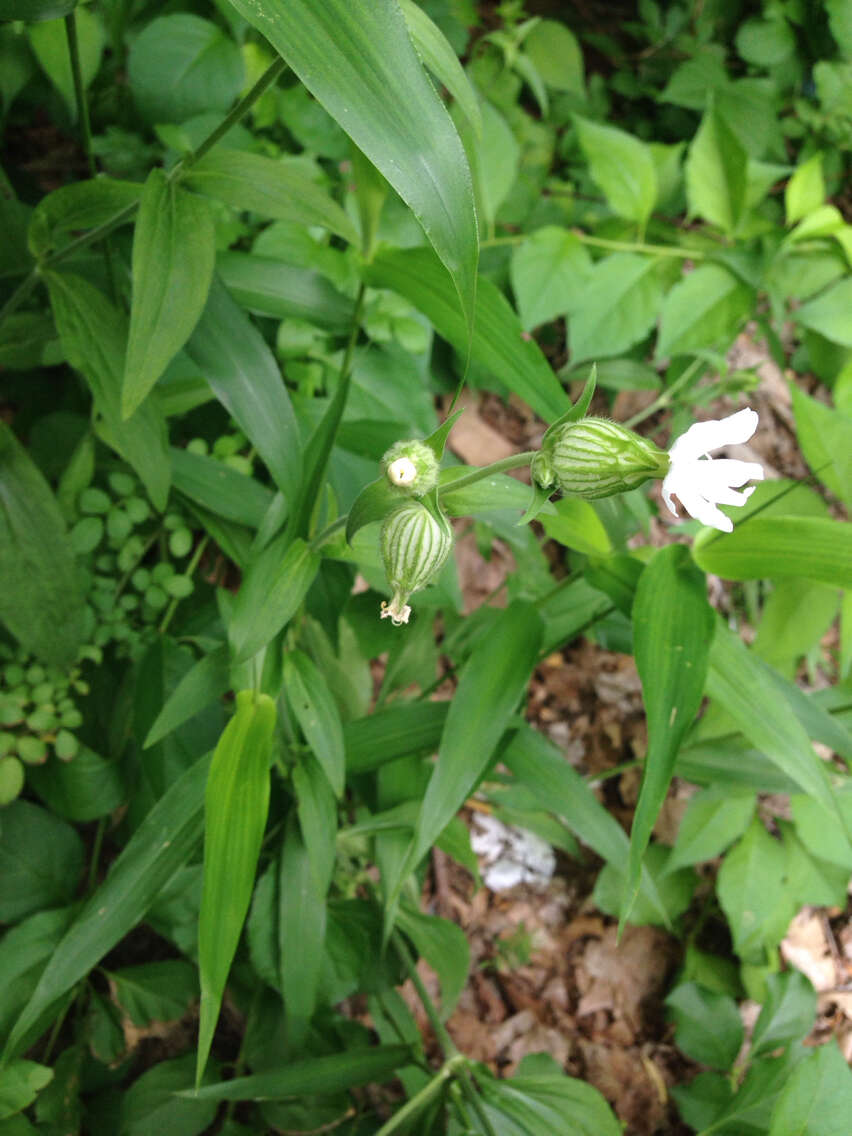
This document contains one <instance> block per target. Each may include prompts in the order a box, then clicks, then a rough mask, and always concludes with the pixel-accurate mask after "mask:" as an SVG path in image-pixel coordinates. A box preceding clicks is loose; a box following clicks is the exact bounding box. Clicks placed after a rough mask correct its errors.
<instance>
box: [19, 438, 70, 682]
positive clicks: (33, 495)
mask: <svg viewBox="0 0 852 1136" xmlns="http://www.w3.org/2000/svg"><path fill="white" fill-rule="evenodd" d="M83 617H84V607H83V593H82V590H81V587H80V581H79V580H78V578H77V568H76V565H75V562H74V554H73V552H72V550H71V544H70V541H69V540H68V536H67V533H66V531H65V522H64V520H63V518H62V513H61V512H60V510H59V506H58V505H57V503H56V498H55V497H54V496H53V494H52V493H51V491H50V486H49V485H48V484H47V482H46V481H45V479H44V477H43V476H42V474H41V471H40V470H39V469H38V467H37V466H36V465H35V464H34V463H33V461H32V459H31V458H30V456H29V455H28V454H27V452H26V450H25V449H24V448H23V446H21V444H20V443H19V442H18V440H17V438H16V437H15V435H14V434H13V433H12V431H11V430H10V429H9V427H8V426H6V425H5V424H2V423H0V621H2V622H3V623H4V624H5V625H6V627H7V628H8V629H9V630H10V631H11V632H12V634H13V635H14V636H15V638H16V639H18V640H19V641H20V642H21V643H22V644H23V645H24V646H25V647H26V648H27V649H28V650H30V651H33V652H34V653H35V654H36V655H37V656H38V657H39V658H42V659H45V660H46V661H48V662H51V663H56V664H57V665H59V666H70V664H71V663H73V662H74V659H75V658H76V655H77V650H78V648H79V646H80V642H81V640H82V637H83Z"/></svg>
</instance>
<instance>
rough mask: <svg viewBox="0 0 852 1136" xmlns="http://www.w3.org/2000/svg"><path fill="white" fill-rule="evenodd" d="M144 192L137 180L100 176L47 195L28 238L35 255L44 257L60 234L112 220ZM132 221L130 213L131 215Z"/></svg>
mask: <svg viewBox="0 0 852 1136" xmlns="http://www.w3.org/2000/svg"><path fill="white" fill-rule="evenodd" d="M141 194H142V186H141V185H139V184H138V183H137V182H132V181H119V180H118V179H117V178H108V177H97V178H91V179H90V180H89V181H75V182H72V183H71V184H70V185H63V186H62V187H61V188H60V189H55V190H54V191H53V193H49V194H48V195H47V197H43V198H42V199H41V201H40V202H39V203H38V205H37V206H36V207H35V209H33V212H32V216H31V218H30V224H29V229H28V232H27V241H28V243H29V246H30V251H31V252H32V254H33V256H41V255H43V254H44V253H46V252H47V251H48V250H49V249H51V248H53V247H54V246H55V245H56V244H57V241H56V237H57V235H58V234H60V233H71V232H75V231H76V230H79V229H93V228H95V226H96V225H102V224H103V223H104V222H105V221H110V220H111V219H112V218H113V217H114V216H115V214H116V213H118V212H119V210H121V209H127V208H128V207H130V206H133V205H135V204H136V202H137V201H138V200H139V198H140V196H141ZM127 219H128V221H130V219H131V218H130V216H128V218H127Z"/></svg>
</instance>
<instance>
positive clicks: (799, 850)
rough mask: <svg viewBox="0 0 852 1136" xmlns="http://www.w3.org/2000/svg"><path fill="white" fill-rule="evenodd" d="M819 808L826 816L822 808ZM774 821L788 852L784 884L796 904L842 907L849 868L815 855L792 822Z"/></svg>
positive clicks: (844, 900)
mask: <svg viewBox="0 0 852 1136" xmlns="http://www.w3.org/2000/svg"><path fill="white" fill-rule="evenodd" d="M821 811H822V813H823V815H826V814H825V809H822V810H821ZM777 823H778V827H779V829H780V830H781V836H782V838H783V840H784V851H785V852H786V853H787V870H786V875H787V887H788V889H789V890H790V892H791V894H792V895H793V898H794V901H795V903H796V906H797V907H799V906H802V905H803V904H806V903H810V904H814V905H818V906H820V907H842V906H843V904H844V903H845V902H846V888H847V886H848V884H849V868H848V867H846V868H843V867H840V866H839V865H838V864H832V863H830V862H829V861H828V860H823V859H822V857H821V856H815V855H814V854H813V853H812V852H811V850H810V849H809V848H807V847H806V846H805V844H804V842H803V841H802V840H800V839H799V833H798V831H797V829H796V827H795V826H794V825H792V824H789V823H788V822H785V821H780V820H779V821H778V822H777Z"/></svg>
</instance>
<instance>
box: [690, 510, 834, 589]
mask: <svg viewBox="0 0 852 1136" xmlns="http://www.w3.org/2000/svg"><path fill="white" fill-rule="evenodd" d="M693 556H694V558H695V562H696V564H697V565H698V566H699V567H700V568H703V569H704V571H705V572H713V573H714V574H716V575H718V576H722V577H724V578H726V579H728V580H759V579H762V578H764V577H767V576H768V577H769V578H770V579H771V578H775V579H779V578H781V577H784V576H803V577H804V578H805V579H807V580H820V581H822V582H823V583H825V584H834V585H836V586H837V587H839V588H848V587H852V527H850V526H849V525H848V524H844V523H842V522H841V521H834V520H831V519H830V518H828V517H749V518H747V520H746V522H745V523H744V524H743V525H741V526H739V527H738V528H736V529H734V531H733V532H732V533H728V534H726V535H724V536H719V535H718V534H717V533H715V532H713V533H710V532H709V530H708V537H707V538H706V539H705V540H703V541H696V544H695V547H694V549H693Z"/></svg>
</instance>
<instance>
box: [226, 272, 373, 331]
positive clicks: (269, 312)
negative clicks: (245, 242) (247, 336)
mask: <svg viewBox="0 0 852 1136" xmlns="http://www.w3.org/2000/svg"><path fill="white" fill-rule="evenodd" d="M216 270H217V272H218V273H219V275H220V276H221V278H222V281H223V282H224V284H225V287H226V288H227V289H228V291H229V292H230V293H231V295H232V296H233V298H234V299H235V300H236V301H237V303H238V304H239V305H240V307H243V308H245V309H246V310H247V311H250V312H254V313H255V314H256V315H260V316H274V317H275V318H276V319H288V318H290V317H293V318H295V319H300V320H307V321H308V323H312V324H316V326H317V327H323V328H328V329H329V330H330V331H335V332H338V333H339V332H343V331H346V330H347V329H348V328H349V327H350V326H351V324H352V301H351V300H350V299H348V298H347V297H346V296H344V295H343V294H342V293H341V292H338V291H337V289H336V288H334V287H333V286H332V285H331V284H329V282H328V280H326V278H325V277H324V276H321V275H320V274H319V273H318V272H313V271H311V270H310V269H307V268H298V267H295V266H294V265H292V264H287V263H285V262H284V261H283V260H275V259H273V258H272V257H269V256H255V255H254V254H253V253H248V252H222V253H219V255H218V257H217V258H216Z"/></svg>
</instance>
